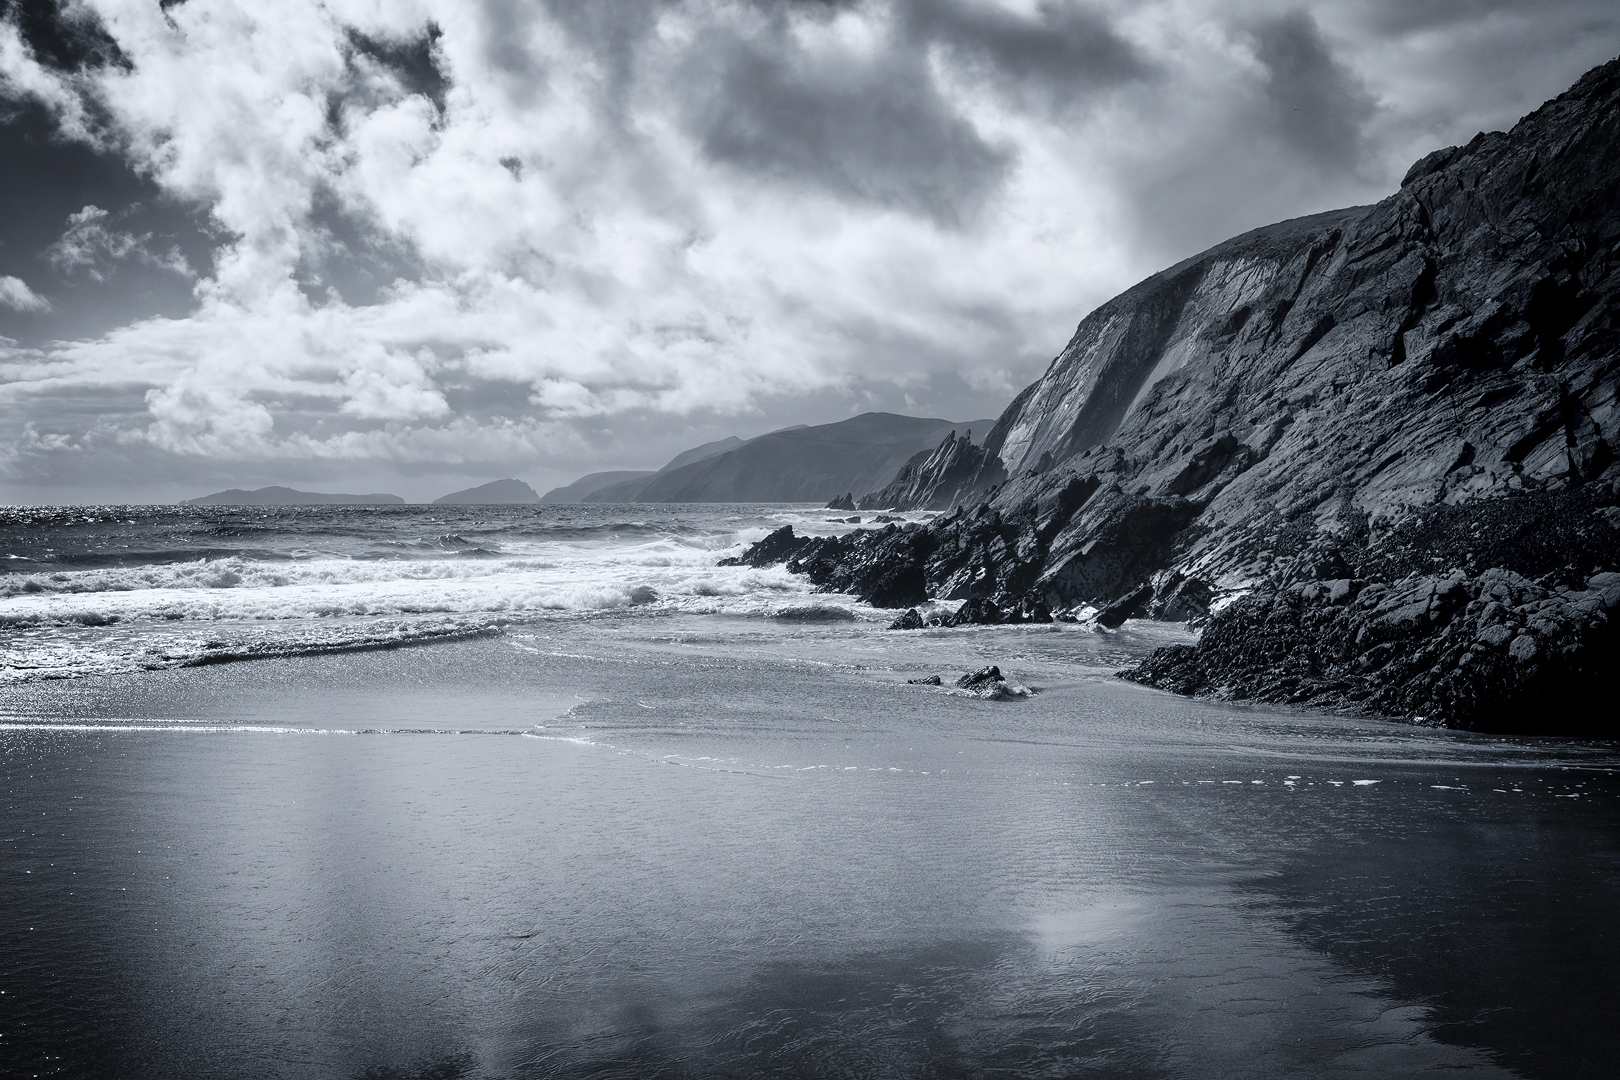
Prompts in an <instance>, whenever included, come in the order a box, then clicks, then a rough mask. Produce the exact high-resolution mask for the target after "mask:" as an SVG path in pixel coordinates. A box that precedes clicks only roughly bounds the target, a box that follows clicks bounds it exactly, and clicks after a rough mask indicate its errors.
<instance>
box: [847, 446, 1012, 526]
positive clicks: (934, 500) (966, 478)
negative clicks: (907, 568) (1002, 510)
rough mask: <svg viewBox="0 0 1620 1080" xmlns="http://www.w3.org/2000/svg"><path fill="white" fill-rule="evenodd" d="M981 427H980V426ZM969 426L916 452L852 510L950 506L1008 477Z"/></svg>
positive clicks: (999, 463)
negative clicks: (889, 479) (975, 439)
mask: <svg viewBox="0 0 1620 1080" xmlns="http://www.w3.org/2000/svg"><path fill="white" fill-rule="evenodd" d="M981 430H982V429H981ZM972 436H973V431H972V429H971V428H969V429H968V430H966V431H964V432H963V433H962V435H961V436H960V437H958V436H957V434H956V432H955V431H952V432H951V433H950V434H949V435H947V436H945V440H944V441H943V442H941V443H940V444H939V445H938V446H936V447H934V448H933V449H932V450H923V451H921V452H919V453H917V454H916V455H915V456H913V457H912V458H911V460H910V461H907V462H906V463H905V464H904V465H902V466H901V467H900V472H899V474H898V475H896V476H895V478H894V479H893V480H891V481H890V482H889V483H888V485H887V486H885V487H884V488H882V489H881V490H878V491H874V492H872V493H871V494H869V495H863V496H861V500H860V503H859V505H858V506H852V507H850V509H851V510H854V509H860V510H885V509H890V508H897V509H903V510H949V509H950V508H951V507H953V506H956V505H958V504H959V503H964V502H967V501H969V500H970V499H973V498H974V497H975V496H981V495H983V494H984V493H985V492H987V491H988V490H989V489H991V488H993V487H996V486H998V485H1000V484H1001V483H1002V481H1004V480H1006V479H1007V470H1006V468H1005V467H1003V465H1002V463H1001V459H1000V458H998V457H996V456H995V455H994V454H992V453H990V452H989V451H987V450H986V449H985V448H984V447H982V446H975V445H974V444H973V438H972Z"/></svg>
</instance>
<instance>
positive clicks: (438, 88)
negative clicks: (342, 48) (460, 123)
mask: <svg viewBox="0 0 1620 1080" xmlns="http://www.w3.org/2000/svg"><path fill="white" fill-rule="evenodd" d="M443 36H444V32H443V31H442V30H440V29H439V26H438V24H437V23H433V22H430V23H428V24H427V25H426V26H425V27H423V28H422V31H421V33H419V34H415V35H412V36H410V37H406V38H404V39H402V40H398V41H389V40H386V39H384V38H378V37H372V36H370V35H368V34H364V33H361V32H360V31H359V30H356V29H355V28H354V27H352V26H351V27H349V28H348V45H349V49H350V55H351V58H352V56H353V55H354V54H359V55H361V56H365V57H367V58H368V59H370V60H372V61H373V62H374V63H376V64H377V65H379V66H380V67H382V68H384V69H386V70H387V71H388V72H389V73H390V74H391V75H393V76H394V78H395V79H397V80H398V81H399V84H400V86H401V87H402V88H403V89H404V91H405V93H407V94H421V95H422V96H423V97H425V98H427V99H428V100H429V101H431V102H433V107H434V109H435V110H437V111H438V114H439V116H440V117H441V118H442V117H443V116H444V106H445V95H446V94H447V93H449V91H450V79H449V77H448V76H447V75H446V74H445V73H444V71H443V70H442V69H441V67H440V66H439V58H438V57H437V56H436V55H435V53H434V45H435V44H436V43H437V42H438V40H439V39H440V38H441V37H443Z"/></svg>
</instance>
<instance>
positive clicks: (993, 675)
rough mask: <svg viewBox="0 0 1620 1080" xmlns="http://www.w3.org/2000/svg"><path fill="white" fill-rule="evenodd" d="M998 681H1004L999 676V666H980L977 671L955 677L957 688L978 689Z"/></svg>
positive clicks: (985, 687)
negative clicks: (958, 677)
mask: <svg viewBox="0 0 1620 1080" xmlns="http://www.w3.org/2000/svg"><path fill="white" fill-rule="evenodd" d="M999 682H1006V680H1005V679H1004V678H1002V676H1001V669H1000V668H999V667H994V666H992V667H982V668H980V669H979V670H978V671H970V672H968V673H967V674H966V675H963V676H962V677H961V678H960V679H957V680H956V687H957V689H958V690H972V691H980V690H984V689H987V688H988V687H990V686H992V685H993V684H995V683H999Z"/></svg>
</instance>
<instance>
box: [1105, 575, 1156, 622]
mask: <svg viewBox="0 0 1620 1080" xmlns="http://www.w3.org/2000/svg"><path fill="white" fill-rule="evenodd" d="M1151 599H1153V586H1152V585H1143V586H1141V587H1139V588H1136V589H1133V590H1131V591H1130V592H1128V593H1126V594H1125V595H1124V596H1121V597H1120V598H1119V599H1117V600H1115V601H1114V602H1113V603H1111V604H1109V605H1108V606H1107V607H1105V608H1103V609H1102V610H1101V611H1099V612H1097V625H1098V626H1106V627H1108V628H1109V629H1112V628H1114V627H1116V626H1118V625H1120V624H1121V623H1123V622H1124V621H1125V620H1126V619H1131V618H1135V617H1136V616H1137V615H1140V614H1141V613H1142V610H1143V609H1144V608H1146V607H1147V602H1148V601H1149V600H1151Z"/></svg>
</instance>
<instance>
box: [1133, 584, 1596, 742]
mask: <svg viewBox="0 0 1620 1080" xmlns="http://www.w3.org/2000/svg"><path fill="white" fill-rule="evenodd" d="M1418 597H1422V598H1424V599H1425V601H1426V606H1425V608H1424V610H1423V612H1422V613H1421V614H1422V618H1419V617H1418V615H1419V613H1418V612H1417V611H1416V610H1415V609H1416V608H1417V606H1418V605H1417V600H1416V599H1415V598H1418ZM1448 608H1449V609H1450V610H1449V614H1448V613H1447V611H1448ZM1370 628H1375V629H1374V632H1371V633H1369V632H1368V631H1369V629H1370ZM1617 648H1620V618H1617V617H1615V616H1614V615H1612V614H1611V612H1610V611H1609V609H1608V608H1607V607H1606V606H1605V605H1604V603H1603V596H1602V593H1600V592H1599V591H1597V590H1595V589H1586V588H1583V589H1572V588H1569V587H1567V586H1563V587H1558V588H1551V587H1548V586H1544V585H1539V584H1537V583H1536V582H1533V581H1530V580H1529V579H1527V578H1524V577H1522V576H1520V575H1517V574H1514V573H1511V572H1509V571H1503V570H1497V569H1492V570H1487V571H1485V572H1483V573H1481V574H1479V575H1478V576H1468V575H1448V576H1446V577H1443V578H1427V579H1421V578H1409V579H1405V580H1402V581H1400V582H1397V583H1395V584H1393V585H1389V584H1385V583H1383V582H1370V583H1367V584H1366V586H1365V588H1363V589H1362V590H1361V597H1360V599H1358V600H1357V601H1355V602H1352V603H1348V604H1343V603H1334V601H1333V599H1332V594H1331V592H1327V593H1324V594H1322V595H1319V596H1318V595H1317V594H1315V593H1314V592H1312V591H1310V590H1306V589H1278V590H1273V591H1257V592H1255V593H1252V594H1250V595H1249V596H1246V597H1244V598H1242V599H1240V600H1238V601H1236V602H1235V603H1233V604H1232V605H1231V606H1229V607H1227V608H1226V609H1225V610H1223V611H1221V612H1220V613H1219V614H1217V615H1215V616H1213V617H1212V618H1211V619H1210V621H1209V624H1208V625H1207V626H1206V628H1205V629H1204V632H1203V636H1202V638H1201V639H1200V640H1199V642H1198V644H1197V645H1196V646H1191V645H1176V646H1170V647H1167V648H1162V649H1158V650H1156V651H1155V652H1154V653H1153V655H1152V656H1150V657H1149V658H1148V659H1147V660H1145V661H1144V662H1143V663H1142V664H1140V665H1138V666H1137V667H1136V668H1135V669H1132V670H1130V671H1124V672H1121V673H1120V674H1121V676H1122V677H1124V678H1127V679H1130V680H1132V681H1135V682H1140V683H1145V684H1147V685H1150V686H1156V687H1159V688H1160V689H1164V690H1171V691H1174V692H1176V693H1182V694H1205V695H1209V696H1213V697H1219V698H1223V699H1229V700H1254V701H1265V702H1279V703H1292V704H1309V705H1315V706H1322V707H1329V708H1334V709H1339V710H1345V711H1350V712H1357V713H1370V714H1374V715H1384V716H1395V717H1403V718H1413V717H1418V716H1421V717H1423V718H1424V722H1425V723H1429V724H1441V725H1444V726H1447V727H1455V728H1463V729H1467V730H1474V731H1500V732H1507V731H1529V732H1544V733H1549V734H1552V733H1556V734H1572V735H1588V736H1596V737H1600V738H1615V737H1620V717H1617V716H1616V715H1614V712H1613V710H1612V709H1603V708H1594V707H1593V706H1592V704H1591V703H1592V701H1594V700H1598V701H1601V700H1603V697H1602V695H1601V694H1599V695H1594V694H1593V693H1592V687H1593V686H1594V684H1596V683H1597V681H1598V680H1599V679H1606V678H1607V677H1608V675H1607V673H1608V671H1609V669H1610V668H1611V667H1612V666H1613V664H1612V658H1613V656H1614V655H1615V652H1616V650H1617Z"/></svg>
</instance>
